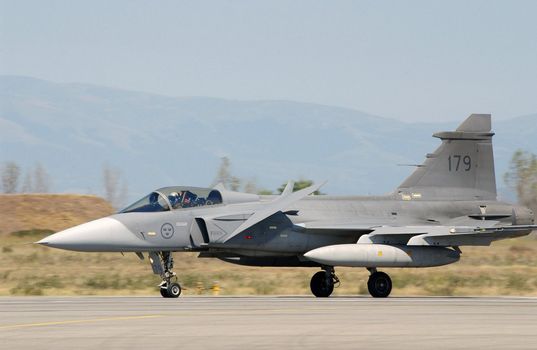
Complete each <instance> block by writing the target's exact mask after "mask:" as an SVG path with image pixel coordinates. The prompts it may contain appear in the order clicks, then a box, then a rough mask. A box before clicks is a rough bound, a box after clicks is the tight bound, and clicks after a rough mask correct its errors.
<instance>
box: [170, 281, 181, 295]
mask: <svg viewBox="0 0 537 350" xmlns="http://www.w3.org/2000/svg"><path fill="white" fill-rule="evenodd" d="M167 293H168V298H178V297H179V295H181V286H180V285H179V283H170V284H169V285H168V288H167Z"/></svg>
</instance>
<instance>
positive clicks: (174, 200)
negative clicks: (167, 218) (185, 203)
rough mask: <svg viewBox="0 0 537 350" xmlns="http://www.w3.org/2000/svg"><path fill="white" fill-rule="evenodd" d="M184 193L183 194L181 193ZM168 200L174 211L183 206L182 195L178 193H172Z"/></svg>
mask: <svg viewBox="0 0 537 350" xmlns="http://www.w3.org/2000/svg"><path fill="white" fill-rule="evenodd" d="M181 193H182V192H181ZM168 200H169V201H170V204H171V206H172V208H173V209H177V208H179V207H180V206H181V200H182V198H181V194H179V193H177V192H172V193H170V194H169V195H168Z"/></svg>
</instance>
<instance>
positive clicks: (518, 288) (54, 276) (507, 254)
mask: <svg viewBox="0 0 537 350" xmlns="http://www.w3.org/2000/svg"><path fill="white" fill-rule="evenodd" d="M47 196H54V197H53V198H51V197H47ZM51 199H53V200H51ZM16 203H19V204H17V205H15V204H16ZM29 203H32V205H29ZM26 204H28V205H26ZM14 208H15V209H14ZM0 209H2V210H0V215H1V217H0V232H1V233H0V255H1V257H2V264H1V265H0V295H4V296H8V295H50V296H53V295H58V296H62V295H157V294H158V289H157V287H156V286H157V284H158V283H159V282H160V279H159V277H157V276H155V275H153V274H152V272H151V268H150V266H149V262H148V261H147V259H146V260H145V261H140V260H139V259H138V258H137V257H136V255H134V254H132V253H131V254H125V256H122V255H121V254H119V253H77V252H68V251H61V250H57V249H51V248H46V247H42V246H38V245H35V244H31V242H35V241H37V240H39V239H40V238H42V237H43V236H44V235H46V234H48V233H49V232H51V230H59V229H63V228H66V227H68V226H71V225H75V224H78V223H82V222H84V221H87V220H90V219H93V218H96V217H99V216H104V215H107V214H108V213H110V212H111V210H112V209H111V207H109V206H108V205H107V204H106V202H104V201H103V200H102V199H98V198H96V197H91V196H76V195H64V196H61V195H59V196H58V195H41V197H34V198H32V197H28V196H24V195H8V196H5V195H4V196H0ZM36 213H39V215H38V218H39V220H37V219H36V218H35V216H36ZM30 217H32V218H31V219H30ZM6 223H9V225H7V224H6ZM35 229H37V230H35ZM11 230H16V231H15V232H13V231H11ZM175 271H176V272H177V273H178V274H179V276H180V282H181V283H182V285H183V287H185V290H184V294H185V295H187V296H188V295H190V296H192V295H198V294H201V295H212V294H213V293H214V289H213V288H212V287H213V286H214V285H217V286H218V287H219V294H220V295H275V294H280V295H281V294H285V295H300V294H303V295H309V294H310V291H309V280H310V278H311V275H313V273H315V272H316V269H314V268H303V269H293V268H256V267H244V266H236V265H231V264H228V263H224V262H222V261H219V260H215V259H198V258H197V257H196V254H191V253H179V254H176V255H175ZM385 271H386V272H388V273H390V275H391V276H392V278H393V281H394V289H393V292H392V295H393V296H407V295H413V296H450V295H453V296H468V295H472V296H476V295H484V296H496V295H513V296H537V238H536V236H535V235H534V234H533V235H531V236H529V237H523V238H518V239H513V240H506V241H501V242H497V243H494V244H493V245H492V246H491V247H477V248H472V247H463V255H462V258H461V261H460V262H458V263H456V264H453V265H449V266H445V267H436V268H427V269H385ZM336 272H337V274H338V276H339V277H340V279H341V282H342V283H341V286H340V287H339V288H337V289H335V292H334V295H367V288H366V281H367V278H368V272H367V271H366V270H365V269H358V268H356V269H352V268H338V269H337V270H336Z"/></svg>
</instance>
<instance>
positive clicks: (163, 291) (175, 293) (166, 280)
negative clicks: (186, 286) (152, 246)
mask: <svg viewBox="0 0 537 350" xmlns="http://www.w3.org/2000/svg"><path fill="white" fill-rule="evenodd" d="M149 261H150V262H151V267H152V268H153V273H154V274H156V275H160V277H161V278H162V282H161V283H160V284H159V287H160V295H162V296H163V297H164V298H178V297H179V296H180V295H181V285H180V284H179V283H178V282H177V274H176V273H175V272H173V271H172V269H173V258H172V253H171V252H151V253H149Z"/></svg>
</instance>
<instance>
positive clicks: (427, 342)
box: [0, 296, 537, 350]
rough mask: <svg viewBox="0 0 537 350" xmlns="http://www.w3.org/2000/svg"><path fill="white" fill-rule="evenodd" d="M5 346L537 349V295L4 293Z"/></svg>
mask: <svg viewBox="0 0 537 350" xmlns="http://www.w3.org/2000/svg"><path fill="white" fill-rule="evenodd" d="M0 348H1V349H145V350H147V349H152V348H156V349H244V350H246V349H252V348H255V349H299V348H300V349H435V350H438V349H502V350H505V349H537V298H388V299H383V300H382V299H373V298H369V297H333V298H328V299H316V298H313V297H286V296H282V297H181V298H179V299H163V298H160V297H3V298H0Z"/></svg>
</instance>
